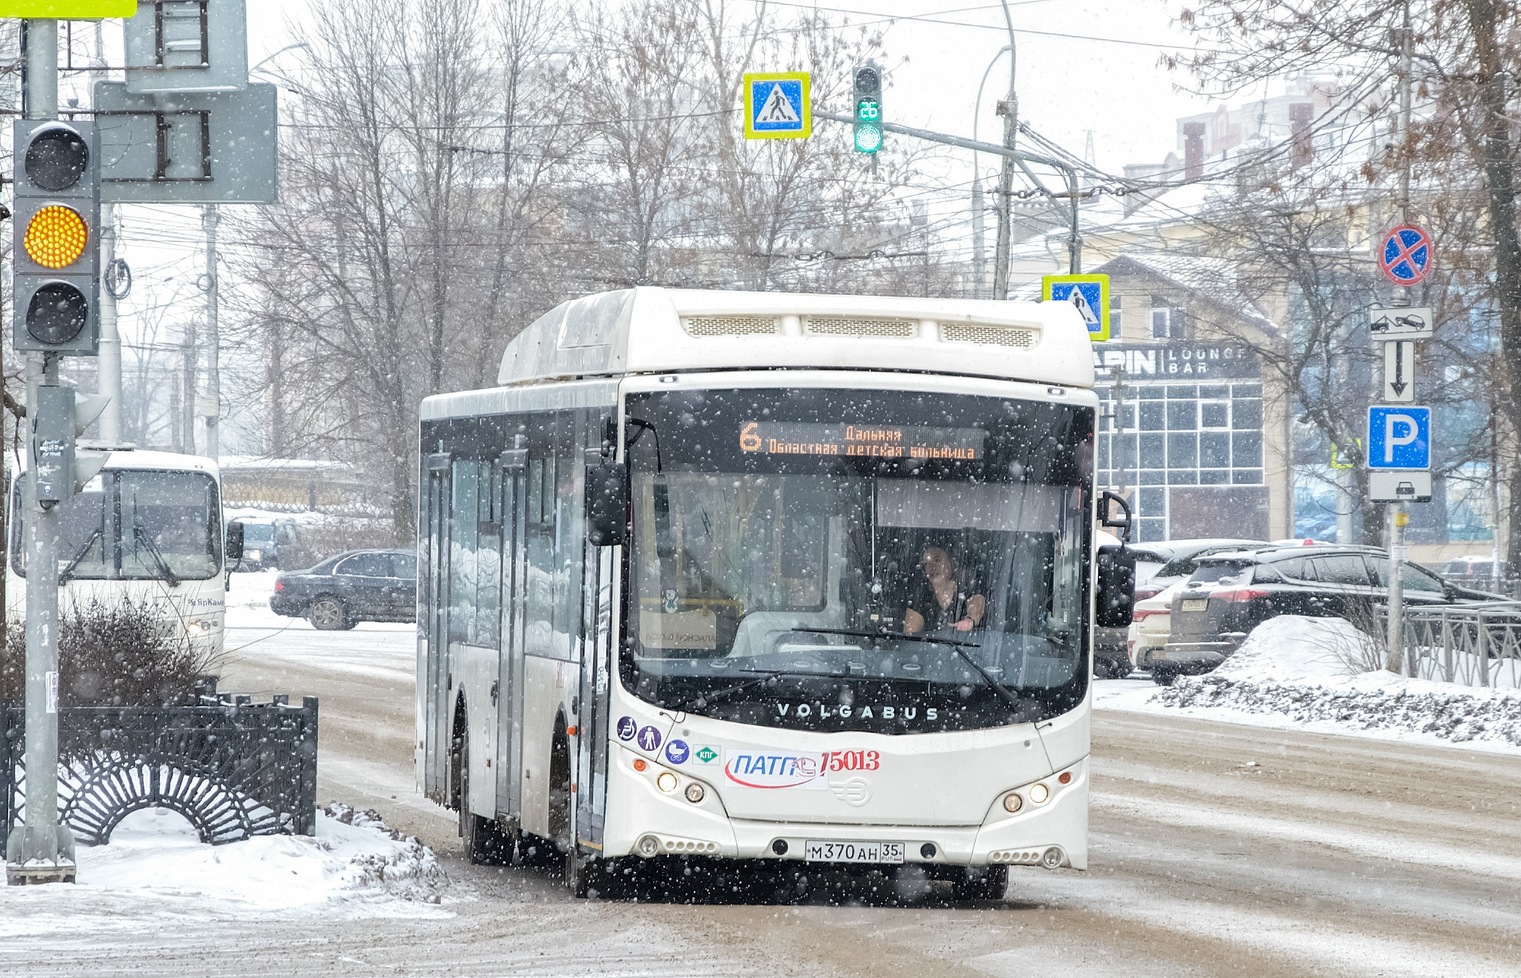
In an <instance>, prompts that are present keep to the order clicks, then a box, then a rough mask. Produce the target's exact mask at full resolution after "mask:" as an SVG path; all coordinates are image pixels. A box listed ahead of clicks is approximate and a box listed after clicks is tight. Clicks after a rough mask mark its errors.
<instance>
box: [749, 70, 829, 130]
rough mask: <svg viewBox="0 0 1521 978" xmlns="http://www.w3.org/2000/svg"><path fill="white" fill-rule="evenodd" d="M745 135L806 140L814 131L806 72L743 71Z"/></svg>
mask: <svg viewBox="0 0 1521 978" xmlns="http://www.w3.org/2000/svg"><path fill="white" fill-rule="evenodd" d="M744 90H745V138H746V139H807V138H808V136H809V135H810V134H811V133H812V132H813V106H812V105H811V104H810V103H809V99H810V97H811V93H810V92H809V86H808V72H806V71H789V72H773V73H770V74H746V75H745V78H744Z"/></svg>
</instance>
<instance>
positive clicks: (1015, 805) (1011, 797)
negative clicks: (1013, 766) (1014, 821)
mask: <svg viewBox="0 0 1521 978" xmlns="http://www.w3.org/2000/svg"><path fill="white" fill-rule="evenodd" d="M1023 807H1025V800H1024V799H1023V798H1021V797H1019V792H1017V791H1011V792H1009V793H1008V794H1006V795H1004V796H1003V810H1004V811H1006V812H1008V813H1009V814H1010V815H1013V814H1014V813H1015V812H1017V811H1019V810H1020V809H1021V808H1023Z"/></svg>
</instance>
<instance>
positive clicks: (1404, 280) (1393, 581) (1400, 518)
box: [1383, 3, 1433, 673]
mask: <svg viewBox="0 0 1521 978" xmlns="http://www.w3.org/2000/svg"><path fill="white" fill-rule="evenodd" d="M1402 26H1403V29H1402V30H1401V31H1400V141H1401V142H1402V143H1403V142H1405V141H1406V140H1408V139H1409V138H1410V68H1411V65H1410V5H1409V4H1408V3H1407V4H1405V17H1404V24H1403V25H1402ZM1400 155H1401V159H1402V160H1403V162H1402V163H1401V165H1400V190H1399V193H1400V196H1399V212H1400V227H1398V228H1396V229H1395V230H1394V232H1393V233H1392V234H1390V235H1389V238H1388V240H1387V241H1386V242H1385V245H1384V256H1383V259H1384V260H1383V267H1384V274H1385V275H1387V276H1389V277H1390V278H1391V279H1393V280H1394V281H1395V289H1394V305H1395V306H1396V307H1407V308H1408V307H1409V305H1410V285H1413V284H1415V283H1416V282H1419V281H1420V280H1421V279H1422V278H1424V277H1425V276H1426V272H1427V271H1429V270H1430V267H1431V253H1432V250H1433V249H1432V248H1431V247H1430V244H1429V242H1427V248H1426V251H1425V261H1424V262H1422V263H1420V265H1419V266H1417V264H1416V256H1415V254H1414V253H1413V249H1412V253H1411V254H1410V257H1409V259H1408V261H1407V262H1406V264H1403V265H1402V264H1399V263H1395V264H1394V265H1392V266H1391V264H1390V262H1389V258H1390V249H1391V245H1393V247H1394V248H1395V249H1396V251H1397V253H1398V254H1399V255H1401V256H1403V255H1405V254H1406V251H1405V245H1407V244H1409V239H1408V238H1407V236H1406V235H1405V233H1404V232H1405V230H1406V224H1405V222H1406V221H1407V220H1408V218H1409V210H1410V161H1409V157H1408V155H1406V154H1404V153H1402V154H1400ZM1417 239H1418V240H1424V232H1421V233H1420V234H1419V236H1418V238H1417ZM1406 271H1408V272H1409V274H1402V272H1406ZM1409 521H1410V518H1409V516H1408V515H1406V513H1405V504H1404V503H1403V502H1400V501H1398V500H1396V501H1395V502H1393V503H1391V504H1390V505H1389V634H1388V637H1387V642H1386V644H1385V655H1384V668H1385V669H1387V670H1389V671H1390V672H1395V673H1398V672H1402V671H1403V670H1402V669H1401V668H1400V667H1401V665H1402V664H1403V661H1404V658H1405V586H1404V581H1403V580H1402V579H1401V574H1402V572H1403V568H1402V567H1401V564H1403V563H1404V560H1405V524H1406V523H1408V522H1409Z"/></svg>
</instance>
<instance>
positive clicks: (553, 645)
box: [417, 288, 1133, 897]
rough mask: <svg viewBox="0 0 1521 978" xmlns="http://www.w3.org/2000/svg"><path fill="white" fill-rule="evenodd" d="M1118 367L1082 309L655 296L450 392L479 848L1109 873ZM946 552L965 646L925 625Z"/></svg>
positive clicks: (938, 875)
mask: <svg viewBox="0 0 1521 978" xmlns="http://www.w3.org/2000/svg"><path fill="white" fill-rule="evenodd" d="M1092 363H1093V361H1092V354H1091V352H1090V348H1089V340H1088V336H1087V332H1086V329H1085V327H1084V324H1083V322H1082V321H1081V319H1080V318H1079V316H1078V314H1077V313H1076V311H1075V310H1074V308H1073V307H1072V306H1070V305H1066V304H1060V303H1040V304H1036V303H1020V302H986V301H966V300H939V299H928V298H925V299H914V298H889V297H877V296H832V295H794V294H769V293H766V294H759V293H743V292H703V291H677V290H664V289H658V288H636V289H632V290H628V291H621V292H612V293H605V294H599V295H593V296H588V297H586V298H582V299H578V300H575V301H572V302H567V303H565V304H563V305H561V306H559V307H558V308H556V309H555V310H553V311H552V312H550V313H549V314H547V315H545V316H544V317H542V318H540V319H539V320H537V321H536V322H534V323H533V324H531V325H530V326H529V327H528V328H527V329H525V330H524V331H523V332H522V333H521V334H520V335H519V336H518V337H517V338H515V339H514V340H513V341H512V342H511V343H510V344H509V345H508V348H507V350H506V353H505V355H504V357H503V359H502V365H501V371H500V374H499V377H498V382H499V385H500V386H498V387H495V388H492V389H488V390H478V391H469V392H463V393H456V394H445V395H439V396H436V397H430V398H428V399H427V400H425V401H424V402H423V407H422V420H421V492H420V510H421V512H420V520H419V581H418V585H419V586H418V595H419V598H418V623H419V640H418V642H419V644H418V655H417V726H418V730H417V772H418V778H419V782H420V786H421V788H422V790H423V791H424V792H425V793H426V794H427V796H428V797H429V798H431V799H433V800H435V801H437V802H439V803H440V804H443V805H446V806H449V807H451V808H457V809H458V810H459V812H460V827H461V834H462V836H463V838H464V840H465V849H466V852H467V854H468V855H469V857H470V858H471V859H472V860H474V861H480V862H489V861H497V860H505V859H510V858H511V857H512V855H513V852H514V847H515V846H516V845H519V844H520V843H522V842H523V840H524V838H525V837H535V838H537V839H538V840H542V841H547V842H550V843H553V844H554V845H556V846H558V847H559V848H560V849H561V850H562V851H563V852H564V853H565V855H566V879H567V882H568V883H569V885H570V887H571V888H572V890H574V891H576V892H578V893H584V892H585V890H586V888H587V886H588V880H590V879H592V878H594V874H596V873H597V872H599V871H602V870H605V869H606V868H607V864H608V862H609V861H611V860H614V859H619V858H623V857H656V856H686V857H693V856H710V857H721V858H724V859H729V860H752V861H771V862H773V863H779V862H782V861H808V862H814V863H819V862H825V863H863V864H870V865H874V866H876V867H877V868H883V867H892V866H898V867H909V868H911V869H912V871H913V872H916V873H919V874H921V878H924V877H928V878H929V879H932V880H942V881H950V882H951V883H952V885H953V887H954V888H955V890H956V892H957V893H958V894H959V895H961V896H964V897H978V896H992V895H1001V894H1002V892H1003V888H1004V885H1005V881H1006V879H1007V873H1008V867H1010V866H1019V865H1039V866H1046V867H1049V868H1057V867H1073V868H1078V869H1082V868H1085V867H1086V864H1087V858H1088V843H1087V823H1088V790H1089V766H1088V753H1089V719H1090V712H1091V703H1092V699H1091V696H1092V694H1091V679H1092V651H1091V645H1092V628H1093V625H1094V623H1095V620H1096V619H1097V620H1101V621H1102V623H1105V624H1110V623H1113V624H1122V623H1123V622H1125V621H1128V618H1129V601H1130V596H1131V577H1132V576H1133V572H1132V570H1131V566H1130V565H1128V564H1127V556H1128V555H1127V553H1126V552H1125V551H1123V549H1121V548H1113V549H1110V550H1104V551H1099V550H1098V548H1097V547H1096V543H1095V531H1094V528H1095V519H1096V518H1097V516H1098V513H1097V509H1098V506H1097V502H1096V498H1095V497H1096V493H1095V490H1094V487H1093V478H1092V445H1093V432H1094V425H1095V417H1096V415H1097V412H1098V400H1097V397H1096V395H1095V394H1094V392H1093V390H1092V387H1093V379H1094V378H1093V365H1092ZM1106 495H1107V494H1106ZM1108 508H1109V507H1108V506H1105V507H1104V509H1105V510H1106V512H1107V510H1108ZM1111 522H1112V525H1117V526H1120V527H1121V528H1122V530H1123V531H1124V532H1125V533H1126V534H1127V535H1128V513H1126V514H1125V515H1124V516H1123V517H1119V518H1115V519H1114V520H1112V521H1111ZM928 545H935V546H941V547H945V548H946V549H948V550H950V551H952V553H953V554H954V555H955V563H956V564H957V566H958V568H959V572H960V581H961V582H962V583H961V592H962V597H963V598H967V597H969V596H972V595H975V596H980V600H979V601H977V602H976V605H977V607H978V608H979V609H980V614H978V615H977V616H976V617H977V618H978V620H977V621H976V622H975V623H971V622H967V623H964V624H963V626H962V627H965V628H969V630H966V631H961V630H956V629H955V628H946V629H944V630H941V629H937V628H933V627H925V628H923V629H920V630H913V629H912V628H911V627H910V625H909V623H908V622H907V621H906V614H905V609H906V608H907V607H908V606H909V605H911V604H912V603H913V602H914V597H913V595H915V594H916V593H918V590H920V589H922V588H924V586H925V578H924V571H923V570H922V569H921V566H920V563H921V551H922V549H923V548H924V547H926V546H928ZM1096 599H1097V601H1098V605H1097V607H1098V608H1099V609H1100V610H1099V613H1098V614H1097V615H1095V600H1096Z"/></svg>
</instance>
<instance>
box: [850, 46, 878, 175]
mask: <svg viewBox="0 0 1521 978" xmlns="http://www.w3.org/2000/svg"><path fill="white" fill-rule="evenodd" d="M851 90H852V91H851V100H852V104H853V105H854V106H855V112H854V116H855V126H854V128H855V145H856V152H857V153H875V152H876V151H877V150H879V149H881V148H882V69H880V68H878V67H877V66H876V65H874V64H870V63H867V64H863V65H857V66H856V70H855V73H854V75H852V76H851Z"/></svg>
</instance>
